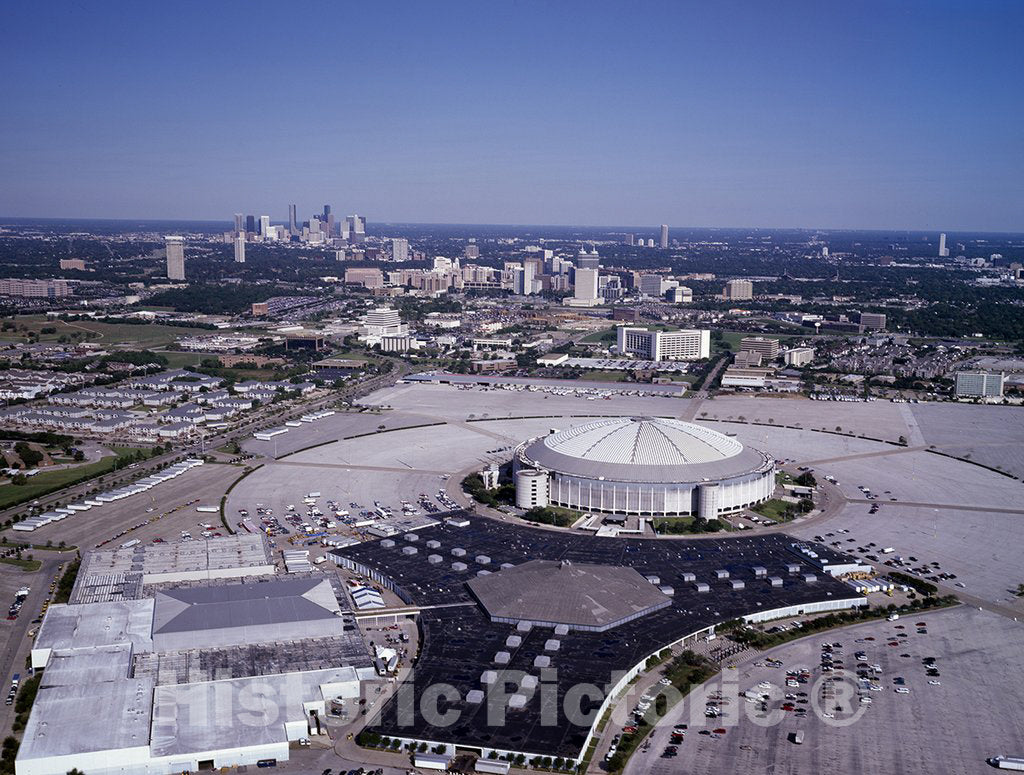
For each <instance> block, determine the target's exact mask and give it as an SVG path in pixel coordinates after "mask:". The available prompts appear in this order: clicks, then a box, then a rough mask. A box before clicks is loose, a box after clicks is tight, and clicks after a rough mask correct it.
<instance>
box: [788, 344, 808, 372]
mask: <svg viewBox="0 0 1024 775" xmlns="http://www.w3.org/2000/svg"><path fill="white" fill-rule="evenodd" d="M783 357H784V358H785V360H786V365H787V366H797V367H799V366H806V365H807V364H808V363H810V362H811V361H813V360H814V348H813V347H794V348H793V349H791V350H786V351H785V352H784V353H783Z"/></svg>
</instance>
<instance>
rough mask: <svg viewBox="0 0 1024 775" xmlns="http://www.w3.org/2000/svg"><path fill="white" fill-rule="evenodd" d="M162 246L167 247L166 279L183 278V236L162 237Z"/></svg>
mask: <svg viewBox="0 0 1024 775" xmlns="http://www.w3.org/2000/svg"><path fill="white" fill-rule="evenodd" d="M164 247H165V248H166V249H167V279H168V280H184V279H185V238H184V237H177V236H171V237H164Z"/></svg>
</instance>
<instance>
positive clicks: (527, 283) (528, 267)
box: [519, 259, 538, 296]
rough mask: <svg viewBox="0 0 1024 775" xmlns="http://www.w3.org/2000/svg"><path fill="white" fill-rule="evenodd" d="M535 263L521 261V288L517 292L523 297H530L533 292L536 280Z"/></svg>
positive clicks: (528, 260)
mask: <svg viewBox="0 0 1024 775" xmlns="http://www.w3.org/2000/svg"><path fill="white" fill-rule="evenodd" d="M537 274H538V272H537V262H536V261H532V260H530V259H527V260H526V261H523V274H522V278H523V287H522V289H521V290H519V293H521V294H522V295H523V296H530V295H531V294H533V292H534V283H535V281H536V279H537Z"/></svg>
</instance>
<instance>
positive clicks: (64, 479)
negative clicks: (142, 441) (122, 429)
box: [0, 447, 139, 509]
mask: <svg viewBox="0 0 1024 775" xmlns="http://www.w3.org/2000/svg"><path fill="white" fill-rule="evenodd" d="M138 451H139V448H138V447H124V448H119V449H118V450H117V455H116V456H115V455H109V456H107V457H105V458H103V459H102V460H98V461H97V462H95V463H86V464H85V465H81V466H77V467H76V468H64V469H61V470H60V471H44V472H42V473H39V474H36V475H35V476H33V477H31V478H30V479H29V480H28V481H27V482H26V483H25V484H23V485H20V486H19V485H14V484H10V483H8V484H5V485H0V509H4V508H7V507H8V506H13V505H15V504H17V503H24V502H26V501H31V500H34V499H36V498H38V497H40V496H41V495H46V494H47V493H50V492H53V491H54V490H59V489H60V488H61V487H66V486H67V485H68V484H69V483H71V482H74V481H77V480H79V479H81V478H83V477H89V478H92V477H95V476H100V475H101V474H105V473H107V472H108V471H110V470H112V469H113V468H114V462H115V461H116V460H117V459H118V458H129V457H131V456H132V455H134V454H135V453H136V452H138Z"/></svg>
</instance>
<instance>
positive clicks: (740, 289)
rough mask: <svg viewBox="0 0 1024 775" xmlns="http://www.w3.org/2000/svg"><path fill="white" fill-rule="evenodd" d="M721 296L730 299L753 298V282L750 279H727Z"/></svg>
mask: <svg viewBox="0 0 1024 775" xmlns="http://www.w3.org/2000/svg"><path fill="white" fill-rule="evenodd" d="M722 297H723V298H725V299H729V300H731V301H738V300H742V299H752V298H754V284H753V283H752V282H750V280H729V282H727V283H726V284H725V290H723V291H722Z"/></svg>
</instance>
